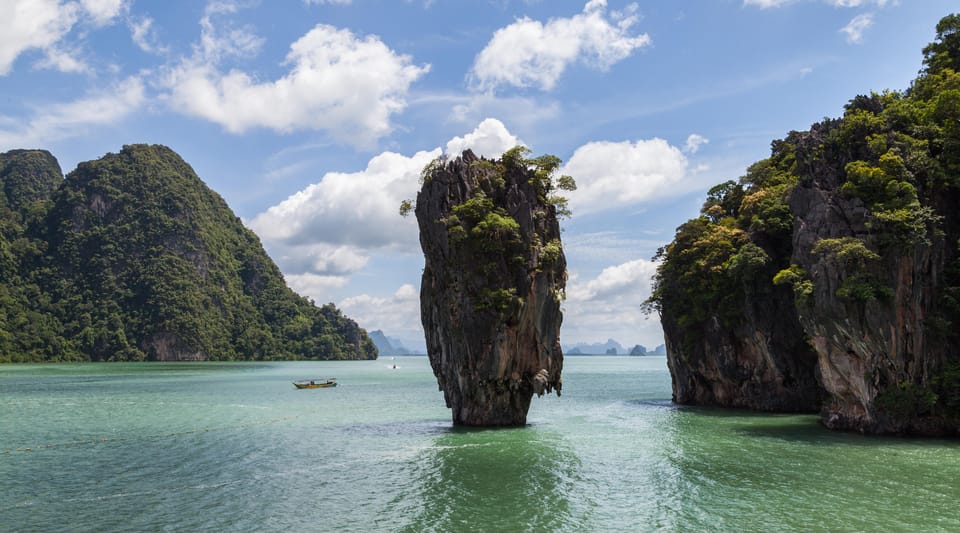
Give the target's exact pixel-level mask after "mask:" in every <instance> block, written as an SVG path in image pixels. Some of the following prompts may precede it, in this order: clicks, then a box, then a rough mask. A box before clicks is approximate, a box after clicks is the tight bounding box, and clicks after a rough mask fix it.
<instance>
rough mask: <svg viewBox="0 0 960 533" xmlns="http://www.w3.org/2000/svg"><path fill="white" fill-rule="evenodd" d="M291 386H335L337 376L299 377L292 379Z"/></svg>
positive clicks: (306, 387)
mask: <svg viewBox="0 0 960 533" xmlns="http://www.w3.org/2000/svg"><path fill="white" fill-rule="evenodd" d="M293 386H294V387H296V388H298V389H325V388H327V387H336V386H337V378H314V379H301V380H299V381H294V382H293Z"/></svg>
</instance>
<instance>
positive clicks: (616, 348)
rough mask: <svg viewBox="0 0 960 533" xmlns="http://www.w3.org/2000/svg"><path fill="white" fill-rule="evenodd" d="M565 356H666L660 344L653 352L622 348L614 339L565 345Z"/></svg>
mask: <svg viewBox="0 0 960 533" xmlns="http://www.w3.org/2000/svg"><path fill="white" fill-rule="evenodd" d="M563 353H565V354H566V355H666V354H667V348H666V345H664V344H660V345H658V346H657V347H656V348H654V349H653V350H647V348H646V347H645V346H643V345H640V344H637V345H634V346H633V348H630V349H627V348H624V346H623V345H622V344H620V343H619V342H617V341H616V340H614V339H607V342H603V343H599V342H595V343H587V342H578V343H574V344H571V345H567V346H565V347H564V348H563Z"/></svg>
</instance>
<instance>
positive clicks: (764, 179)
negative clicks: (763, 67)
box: [650, 143, 820, 412]
mask: <svg viewBox="0 0 960 533" xmlns="http://www.w3.org/2000/svg"><path fill="white" fill-rule="evenodd" d="M792 165H793V147H792V145H791V144H789V143H780V144H778V145H777V146H776V148H775V151H774V154H773V156H772V157H771V158H770V159H768V160H765V161H763V162H760V163H758V164H756V165H754V166H753V167H751V169H750V171H749V173H748V174H747V176H745V177H744V178H743V179H742V181H741V182H740V183H734V182H727V183H724V184H721V185H718V186H717V187H714V188H713V189H712V190H711V191H710V195H709V197H708V200H707V202H706V203H705V204H704V207H703V209H702V215H701V216H700V217H699V218H697V219H694V220H691V221H689V222H687V223H686V224H684V225H682V226H681V227H680V228H679V229H678V230H677V236H676V239H675V240H674V242H673V243H671V244H670V245H668V246H666V247H665V248H664V249H662V250H661V252H660V254H659V258H660V259H661V260H662V261H663V262H662V264H661V266H660V267H659V269H658V274H657V280H656V284H655V289H654V294H653V296H652V298H651V300H650V303H651V305H652V306H653V307H654V308H656V310H657V311H659V313H660V318H661V323H662V324H663V330H664V337H665V340H666V345H667V364H668V366H669V368H670V374H671V377H672V380H673V399H674V401H676V402H677V403H682V404H693V405H717V406H724V407H747V408H751V409H757V410H763V411H787V412H814V411H816V410H817V408H818V406H819V398H820V390H819V388H818V386H817V380H816V369H815V366H816V355H815V354H814V352H813V349H812V347H811V346H810V344H809V343H808V342H807V339H806V336H805V334H804V331H803V328H802V327H801V326H800V321H799V317H798V315H797V313H796V312H795V311H794V309H795V306H794V297H795V296H794V292H793V291H792V290H790V288H789V287H785V286H778V285H774V284H773V283H772V279H773V277H774V276H775V275H776V274H777V272H778V271H779V270H780V269H782V268H784V267H786V266H788V265H789V249H790V236H791V234H792V232H791V228H792V220H791V217H790V214H789V211H788V210H787V209H786V205H785V202H784V198H785V194H786V193H787V191H789V190H790V188H791V187H792V186H793V183H794V181H795V179H794V177H793V176H792V174H791V173H790V171H791V168H792Z"/></svg>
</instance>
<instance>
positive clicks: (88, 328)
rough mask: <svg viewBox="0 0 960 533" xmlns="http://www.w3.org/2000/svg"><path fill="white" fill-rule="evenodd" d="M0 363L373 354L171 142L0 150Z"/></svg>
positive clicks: (359, 333)
mask: <svg viewBox="0 0 960 533" xmlns="http://www.w3.org/2000/svg"><path fill="white" fill-rule="evenodd" d="M0 279H2V280H3V283H2V285H0V362H4V363H10V362H43V361H144V360H146V361H207V360H238V359H243V360H273V359H375V358H376V357H377V348H376V346H375V345H374V343H373V341H372V340H371V339H370V337H368V336H367V334H366V332H365V331H364V330H363V329H362V328H360V327H359V326H358V325H357V323H356V322H354V321H353V320H351V319H350V318H348V317H346V316H344V315H343V314H342V313H341V312H340V310H338V309H337V308H336V307H335V306H334V305H333V304H325V305H322V306H316V305H314V304H313V302H311V301H309V300H307V299H306V298H303V297H301V296H299V295H297V294H296V293H295V292H294V291H292V290H291V289H290V288H289V287H287V285H286V283H285V282H284V279H283V276H282V274H281V273H280V270H279V269H278V268H277V266H276V264H274V262H273V261H272V260H271V259H270V257H269V256H267V254H266V252H265V251H264V250H263V247H262V245H261V244H260V239H259V238H258V237H257V236H256V235H255V234H254V233H253V232H252V231H250V230H248V229H247V228H246V227H244V225H243V223H242V222H241V221H240V219H239V218H237V216H236V215H235V214H234V213H233V211H231V210H230V208H229V207H228V206H227V204H226V202H224V200H223V198H221V197H220V196H219V195H218V194H217V193H215V192H214V191H212V190H210V189H209V188H208V187H207V186H206V185H205V184H204V183H203V182H202V181H201V180H200V178H199V177H197V175H196V174H195V173H194V171H193V169H192V168H190V166H189V165H188V164H187V163H186V162H184V161H183V159H181V158H180V156H179V155H177V154H176V153H175V152H174V151H173V150H170V149H169V148H167V147H165V146H158V145H142V144H141V145H129V146H124V147H123V149H122V150H121V151H120V152H119V153H116V154H107V155H105V156H104V157H102V158H100V159H98V160H95V161H88V162H85V163H80V165H78V167H77V168H76V170H74V171H72V172H71V173H70V174H68V175H67V176H66V178H65V179H64V176H63V174H62V172H61V170H60V165H59V163H58V162H57V160H56V158H54V157H53V155H51V154H50V153H49V152H46V151H43V150H13V151H10V152H6V153H3V154H0Z"/></svg>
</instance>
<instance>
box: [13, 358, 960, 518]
mask: <svg viewBox="0 0 960 533" xmlns="http://www.w3.org/2000/svg"><path fill="white" fill-rule="evenodd" d="M394 364H396V365H397V368H395V369H394V368H392V365H394ZM322 376H335V377H337V378H338V379H339V381H340V384H341V386H340V387H337V388H335V389H319V390H296V389H294V387H293V386H292V384H291V381H293V380H295V379H301V378H308V377H322ZM563 376H564V382H563V396H562V397H560V398H557V397H556V396H551V397H544V398H540V399H534V401H533V404H532V407H531V410H530V415H529V418H528V421H529V425H528V426H527V427H525V428H518V429H503V430H459V429H454V428H452V427H451V424H450V415H449V411H448V410H447V409H446V408H445V407H444V405H443V396H442V394H441V393H440V392H438V391H437V386H436V381H435V380H434V378H433V375H432V374H431V372H430V366H429V363H428V361H427V359H426V358H425V357H410V358H399V357H398V358H396V359H395V360H391V359H389V358H387V359H386V360H384V359H381V360H379V361H364V362H309V363H307V362H297V363H289V362H288V363H255V364H244V363H232V364H219V363H196V364H192V363H191V364H179V363H178V364H156V363H155V364H80V365H8V366H0V530H2V531H290V530H306V531H333V530H340V531H786V530H795V531H821V530H831V531H881V530H882V531H960V443H958V442H956V441H944V440H916V439H903V438H876V437H864V436H860V435H854V434H845V433H834V432H830V431H827V430H825V429H823V428H821V427H820V426H819V425H818V424H817V422H816V418H815V417H813V416H793V415H764V414H754V413H749V412H743V411H725V410H714V409H701V408H679V407H677V406H674V405H672V404H671V403H670V377H669V374H668V373H667V370H666V364H665V361H664V359H663V358H662V357H639V358H638V357H567V358H566V359H565V360H564V371H563Z"/></svg>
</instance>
